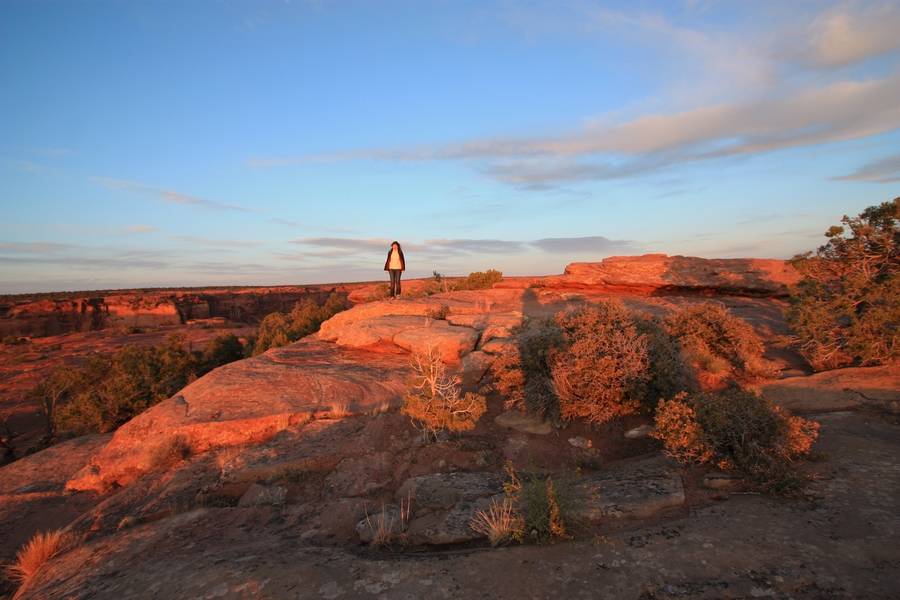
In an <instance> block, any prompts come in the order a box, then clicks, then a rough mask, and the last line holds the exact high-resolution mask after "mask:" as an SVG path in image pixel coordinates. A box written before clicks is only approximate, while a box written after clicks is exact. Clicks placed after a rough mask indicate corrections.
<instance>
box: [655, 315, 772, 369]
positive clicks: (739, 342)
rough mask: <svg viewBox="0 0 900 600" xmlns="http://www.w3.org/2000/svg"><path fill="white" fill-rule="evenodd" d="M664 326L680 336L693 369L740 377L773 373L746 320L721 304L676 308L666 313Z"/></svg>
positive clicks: (759, 341)
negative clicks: (668, 313)
mask: <svg viewBox="0 0 900 600" xmlns="http://www.w3.org/2000/svg"><path fill="white" fill-rule="evenodd" d="M665 326H666V328H667V329H668V332H669V334H670V335H671V336H672V337H674V338H676V339H678V340H679V342H680V343H681V345H682V347H683V348H684V350H685V353H686V355H687V359H688V361H689V362H691V363H692V365H693V366H694V368H695V369H698V370H700V371H706V372H709V373H714V374H720V375H725V374H727V373H731V374H733V375H735V376H736V377H737V378H739V379H753V378H757V377H767V376H771V375H772V374H773V369H772V367H771V365H770V364H769V362H768V361H766V360H765V359H764V358H763V353H764V352H765V346H764V345H763V343H762V340H761V339H760V338H759V336H758V335H756V332H755V331H753V328H752V327H751V326H750V325H749V324H748V323H747V322H746V321H744V320H743V319H740V318H738V317H735V316H734V315H732V314H731V313H730V312H728V309H726V308H725V307H724V306H722V305H721V304H717V303H706V304H701V305H695V306H689V307H686V308H682V309H679V310H676V311H674V312H672V313H671V314H670V315H668V316H667V317H666V320H665Z"/></svg>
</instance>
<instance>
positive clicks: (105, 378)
mask: <svg viewBox="0 0 900 600" xmlns="http://www.w3.org/2000/svg"><path fill="white" fill-rule="evenodd" d="M243 356H244V348H243V345H242V344H241V342H240V340H239V339H238V338H237V337H235V336H234V335H233V334H227V335H223V336H220V337H218V338H216V339H215V340H213V342H212V343H210V345H209V347H208V348H207V350H206V352H198V351H194V350H191V349H190V347H186V346H185V342H184V339H183V338H181V337H179V336H173V337H172V338H170V339H169V341H168V342H167V343H165V344H161V345H158V346H128V347H125V348H123V349H121V350H119V351H118V352H117V353H115V354H113V355H111V356H100V355H94V356H91V357H89V358H88V360H87V361H86V363H85V364H83V365H82V366H81V367H78V368H73V367H59V368H57V369H55V370H54V371H52V372H51V373H50V374H49V375H48V376H47V377H46V378H45V379H44V380H43V381H42V382H41V383H40V384H39V385H37V386H36V387H35V388H34V389H32V390H31V391H30V393H29V396H30V398H31V400H32V401H34V402H35V403H36V404H38V406H39V407H40V409H41V412H42V414H43V416H44V421H45V427H46V431H45V442H49V441H50V440H51V439H53V438H54V437H55V436H56V435H57V433H66V434H75V435H81V434H85V433H92V432H106V431H112V430H114V429H116V428H117V427H119V426H120V425H122V424H123V423H125V422H126V421H128V420H129V419H131V418H132V417H134V416H135V415H137V414H138V413H140V412H142V411H144V410H145V409H147V408H148V407H150V406H152V405H153V404H156V403H157V402H159V401H161V400H164V399H166V398H169V397H170V396H172V395H173V394H175V392H177V391H178V390H180V389H181V388H183V387H184V386H185V385H187V384H188V383H190V382H191V381H193V380H194V379H196V378H197V377H199V376H201V375H203V374H205V373H207V372H208V371H210V370H212V369H214V368H216V367H218V366H221V365H223V364H226V363H228V362H231V361H233V360H237V359H239V358H242V357H243Z"/></svg>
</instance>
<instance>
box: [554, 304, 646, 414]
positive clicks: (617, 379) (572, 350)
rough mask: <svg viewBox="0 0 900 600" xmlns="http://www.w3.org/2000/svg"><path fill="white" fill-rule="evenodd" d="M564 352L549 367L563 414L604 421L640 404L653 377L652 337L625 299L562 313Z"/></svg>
mask: <svg viewBox="0 0 900 600" xmlns="http://www.w3.org/2000/svg"><path fill="white" fill-rule="evenodd" d="M556 323H557V325H558V326H559V327H560V329H561V330H562V332H563V339H564V347H565V349H564V350H557V351H553V352H552V353H551V356H550V369H551V373H552V376H553V384H554V389H555V391H556V393H557V395H558V397H559V409H560V414H561V415H562V417H563V418H566V419H571V418H579V417H580V418H584V419H587V420H589V421H591V422H593V423H605V422H607V421H610V420H612V419H614V418H616V417H620V416H623V415H628V414H632V413H634V412H636V411H637V410H638V409H639V408H640V404H641V402H640V401H641V398H640V392H641V390H642V388H644V387H645V386H646V385H647V383H648V381H649V380H650V375H649V366H650V365H649V349H648V341H647V336H646V335H643V334H641V333H640V332H639V330H638V326H637V322H636V319H635V316H634V314H633V313H632V312H631V311H629V310H628V309H627V308H626V307H625V306H624V305H623V304H622V303H621V302H618V301H605V302H601V303H599V304H597V305H593V306H590V307H585V308H581V309H576V310H573V311H569V312H564V313H560V314H559V315H557V316H556Z"/></svg>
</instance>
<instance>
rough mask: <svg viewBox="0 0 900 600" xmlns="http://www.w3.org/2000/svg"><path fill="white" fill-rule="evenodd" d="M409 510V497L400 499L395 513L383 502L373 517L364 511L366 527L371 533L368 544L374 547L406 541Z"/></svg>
mask: <svg viewBox="0 0 900 600" xmlns="http://www.w3.org/2000/svg"><path fill="white" fill-rule="evenodd" d="M410 510H411V502H410V499H409V498H407V499H406V500H405V501H404V500H403V499H401V500H400V508H399V510H398V511H397V514H396V515H394V514H393V511H388V510H387V507H386V506H385V505H384V503H382V504H381V511H380V512H379V513H378V515H376V516H375V517H372V516H371V515H370V514H369V511H368V510H367V511H366V527H367V528H368V529H369V532H370V534H371V540H372V541H370V542H369V544H370V545H371V546H374V547H376V548H381V547H384V546H391V545H393V544H395V543H398V542H399V543H403V542H405V541H406V526H407V524H409V517H410Z"/></svg>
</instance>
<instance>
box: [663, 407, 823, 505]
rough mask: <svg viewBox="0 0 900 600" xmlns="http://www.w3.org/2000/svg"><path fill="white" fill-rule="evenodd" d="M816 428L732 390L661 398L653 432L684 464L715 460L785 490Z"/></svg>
mask: <svg viewBox="0 0 900 600" xmlns="http://www.w3.org/2000/svg"><path fill="white" fill-rule="evenodd" d="M818 430H819V424H818V423H816V422H815V421H809V420H806V419H803V418H800V417H795V416H792V415H789V414H787V413H786V412H784V411H783V410H782V409H780V408H779V407H777V406H775V405H774V404H772V403H771V402H769V401H768V400H766V399H765V398H763V397H761V396H757V395H755V394H752V393H750V392H746V391H742V390H739V389H730V390H727V391H725V392H718V393H700V394H694V395H691V396H688V395H687V394H681V395H679V396H676V397H675V398H672V399H671V400H667V401H662V402H660V404H659V407H658V408H657V413H656V431H655V432H654V434H653V436H654V437H656V438H657V439H660V440H662V442H663V445H664V447H665V450H666V453H667V454H669V455H670V456H672V457H673V458H675V459H677V460H679V461H680V462H683V463H688V462H694V463H707V462H714V463H715V464H717V465H718V466H719V468H722V469H734V470H737V471H739V472H741V473H743V474H744V475H745V476H746V477H747V478H748V479H750V480H751V481H752V482H754V483H755V484H757V485H758V486H759V487H761V488H762V489H765V490H768V491H776V492H783V491H789V490H792V489H795V488H796V487H797V486H798V485H799V482H800V480H799V477H797V475H796V471H795V469H794V468H793V466H794V462H795V461H796V460H797V459H798V458H801V457H803V456H807V455H808V454H809V452H810V450H811V448H812V445H813V443H814V442H815V440H816V438H817V437H818Z"/></svg>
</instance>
